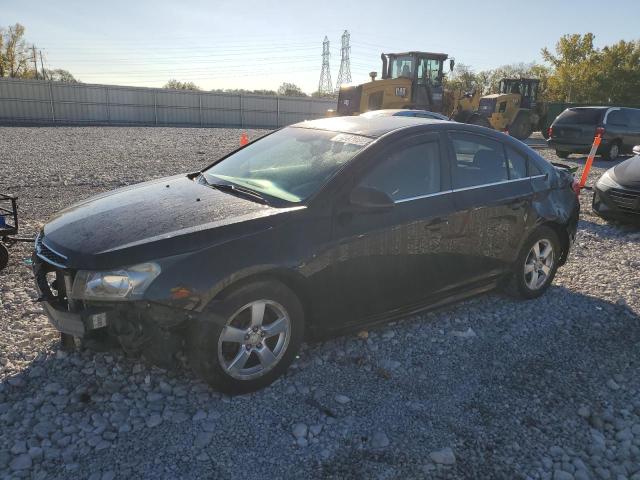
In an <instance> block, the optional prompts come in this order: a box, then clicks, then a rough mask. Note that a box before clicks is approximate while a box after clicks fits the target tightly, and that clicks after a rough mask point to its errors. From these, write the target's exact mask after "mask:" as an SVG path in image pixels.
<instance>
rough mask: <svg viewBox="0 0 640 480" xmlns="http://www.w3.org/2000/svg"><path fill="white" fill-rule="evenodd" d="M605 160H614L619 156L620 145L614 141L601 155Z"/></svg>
mask: <svg viewBox="0 0 640 480" xmlns="http://www.w3.org/2000/svg"><path fill="white" fill-rule="evenodd" d="M602 156H603V157H604V159H605V160H616V159H617V158H618V157H619V156H620V143H619V142H617V141H615V142H612V143H611V145H609V148H607V149H606V150H605V152H604V153H603V154H602Z"/></svg>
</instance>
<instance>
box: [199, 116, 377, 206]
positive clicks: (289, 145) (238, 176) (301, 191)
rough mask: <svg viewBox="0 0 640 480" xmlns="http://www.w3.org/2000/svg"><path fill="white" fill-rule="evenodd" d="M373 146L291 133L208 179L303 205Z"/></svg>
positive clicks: (238, 156) (339, 136)
mask: <svg viewBox="0 0 640 480" xmlns="http://www.w3.org/2000/svg"><path fill="white" fill-rule="evenodd" d="M369 142H371V139H370V138H368V137H363V136H360V135H351V134H345V133H337V132H329V131H325V130H314V129H309V128H296V127H288V128H284V129H282V130H280V131H278V132H275V133H273V134H271V135H269V136H267V137H265V138H263V139H260V140H258V141H256V142H254V143H251V144H249V145H247V146H246V147H245V148H243V149H242V150H239V151H237V152H236V153H234V154H232V155H231V156H229V157H227V158H225V159H224V160H222V161H220V162H218V163H217V164H215V165H213V166H212V167H211V168H209V169H208V170H206V171H205V172H204V174H205V176H206V178H207V181H209V182H210V183H214V184H215V183H219V182H220V181H222V182H226V183H230V184H232V185H233V184H236V185H239V186H243V187H246V188H249V189H252V190H255V191H257V192H259V193H262V194H266V195H270V196H272V197H276V198H279V199H281V200H286V201H288V202H294V203H299V202H302V201H304V200H305V199H307V198H309V197H310V196H311V195H312V194H314V193H315V192H317V191H318V190H319V189H320V187H321V186H322V185H323V184H324V183H325V182H326V181H327V180H329V179H330V178H331V177H332V176H333V175H334V174H335V173H336V172H337V171H338V170H339V169H340V168H341V167H343V166H344V165H345V164H346V163H347V162H349V161H350V160H351V159H352V158H353V157H354V156H355V155H356V154H357V153H358V152H359V151H360V150H362V149H363V148H364V147H365V146H366V145H367V144H368V143H369Z"/></svg>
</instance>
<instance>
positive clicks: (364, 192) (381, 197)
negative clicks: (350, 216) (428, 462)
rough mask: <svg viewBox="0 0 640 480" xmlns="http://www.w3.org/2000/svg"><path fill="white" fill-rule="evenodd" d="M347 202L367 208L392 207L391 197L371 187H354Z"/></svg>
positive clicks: (382, 208)
mask: <svg viewBox="0 0 640 480" xmlns="http://www.w3.org/2000/svg"><path fill="white" fill-rule="evenodd" d="M349 202H350V203H351V205H354V206H356V207H360V208H365V209H367V210H386V209H389V208H391V207H393V205H394V203H393V200H391V197H390V196H389V195H387V194H386V193H385V192H383V191H381V190H378V189H376V188H371V187H361V186H360V187H356V188H354V189H353V190H352V191H351V195H350V196H349Z"/></svg>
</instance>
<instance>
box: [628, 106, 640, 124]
mask: <svg viewBox="0 0 640 480" xmlns="http://www.w3.org/2000/svg"><path fill="white" fill-rule="evenodd" d="M626 112H627V116H628V117H629V126H630V127H635V128H640V110H638V109H636V108H629V109H627V110H626Z"/></svg>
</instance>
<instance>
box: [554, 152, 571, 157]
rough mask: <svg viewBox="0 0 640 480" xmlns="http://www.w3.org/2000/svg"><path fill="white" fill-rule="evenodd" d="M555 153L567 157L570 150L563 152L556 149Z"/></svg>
mask: <svg viewBox="0 0 640 480" xmlns="http://www.w3.org/2000/svg"><path fill="white" fill-rule="evenodd" d="M556 155H557V156H559V157H560V158H569V155H571V152H564V151H562V150H556Z"/></svg>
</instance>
